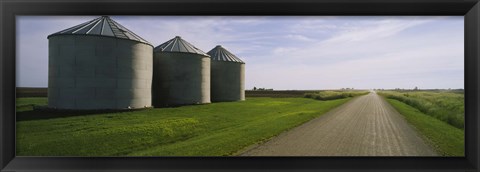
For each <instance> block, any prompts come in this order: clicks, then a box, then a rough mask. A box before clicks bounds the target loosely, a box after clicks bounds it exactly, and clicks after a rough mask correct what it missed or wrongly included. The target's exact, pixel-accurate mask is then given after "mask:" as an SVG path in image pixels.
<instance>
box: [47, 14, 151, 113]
mask: <svg viewBox="0 0 480 172" xmlns="http://www.w3.org/2000/svg"><path fill="white" fill-rule="evenodd" d="M48 41H49V51H48V52H49V63H48V64H49V70H48V106H49V107H52V108H58V109H127V108H143V107H150V106H151V82H152V72H153V71H152V69H153V66H152V61H153V57H152V56H153V46H152V45H151V44H150V43H149V42H147V41H146V40H144V39H143V38H141V37H139V36H138V35H136V34H135V33H133V32H131V31H129V30H128V29H127V28H125V27H123V26H122V25H120V24H118V23H117V22H115V21H113V20H112V19H110V18H109V17H107V16H102V17H99V18H96V19H94V20H91V21H88V22H86V23H83V24H80V25H77V26H74V27H71V28H68V29H65V30H63V31H60V32H57V33H54V34H51V35H49V36H48Z"/></svg>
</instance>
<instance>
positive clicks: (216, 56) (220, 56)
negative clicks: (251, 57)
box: [207, 45, 245, 63]
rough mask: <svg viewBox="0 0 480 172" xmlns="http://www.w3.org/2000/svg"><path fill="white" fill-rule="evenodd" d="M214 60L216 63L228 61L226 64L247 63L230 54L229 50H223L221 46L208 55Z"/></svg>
mask: <svg viewBox="0 0 480 172" xmlns="http://www.w3.org/2000/svg"><path fill="white" fill-rule="evenodd" d="M207 54H208V55H210V57H211V58H212V60H215V61H226V62H237V63H245V62H243V61H242V60H240V58H238V57H237V56H235V55H233V54H232V53H230V52H229V51H228V50H226V49H225V48H223V47H222V46H221V45H217V46H216V47H215V48H213V49H212V50H210V51H209V52H208V53H207Z"/></svg>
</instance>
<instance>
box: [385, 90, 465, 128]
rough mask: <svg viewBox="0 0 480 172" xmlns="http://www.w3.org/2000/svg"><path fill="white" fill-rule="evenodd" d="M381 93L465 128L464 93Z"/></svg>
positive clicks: (455, 125)
mask: <svg viewBox="0 0 480 172" xmlns="http://www.w3.org/2000/svg"><path fill="white" fill-rule="evenodd" d="M379 94H380V95H382V96H384V97H387V98H389V99H395V100H398V101H401V102H403V103H406V104H408V105H410V106H412V107H415V108H416V109H418V110H420V111H421V112H423V113H424V114H427V115H430V116H432V117H434V118H437V119H439V120H441V121H444V122H446V123H448V124H450V125H452V126H454V127H457V128H459V129H462V130H463V129H464V121H465V119H464V112H465V111H464V109H465V108H464V107H465V103H464V94H463V92H452V91H381V92H379Z"/></svg>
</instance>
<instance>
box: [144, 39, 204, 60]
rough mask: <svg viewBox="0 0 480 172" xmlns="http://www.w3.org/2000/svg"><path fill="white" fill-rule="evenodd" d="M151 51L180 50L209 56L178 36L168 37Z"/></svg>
mask: <svg viewBox="0 0 480 172" xmlns="http://www.w3.org/2000/svg"><path fill="white" fill-rule="evenodd" d="M153 52H182V53H193V54H200V55H204V56H209V55H208V54H207V53H205V52H203V51H202V50H200V49H198V48H197V47H195V46H193V45H192V44H190V43H189V42H187V41H185V40H183V39H182V38H181V37H180V36H175V38H173V39H170V40H168V41H167V42H165V43H163V44H160V45H159V46H157V47H155V49H153Z"/></svg>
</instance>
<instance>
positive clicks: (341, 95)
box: [304, 90, 369, 100]
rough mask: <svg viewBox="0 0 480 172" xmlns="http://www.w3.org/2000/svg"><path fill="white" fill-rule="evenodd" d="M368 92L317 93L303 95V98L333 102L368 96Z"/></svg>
mask: <svg viewBox="0 0 480 172" xmlns="http://www.w3.org/2000/svg"><path fill="white" fill-rule="evenodd" d="M368 93H369V91H362V90H357V91H318V92H312V93H305V94H304V97H305V98H312V99H315V100H335V99H343V98H348V97H356V96H361V95H365V94H368Z"/></svg>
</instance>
